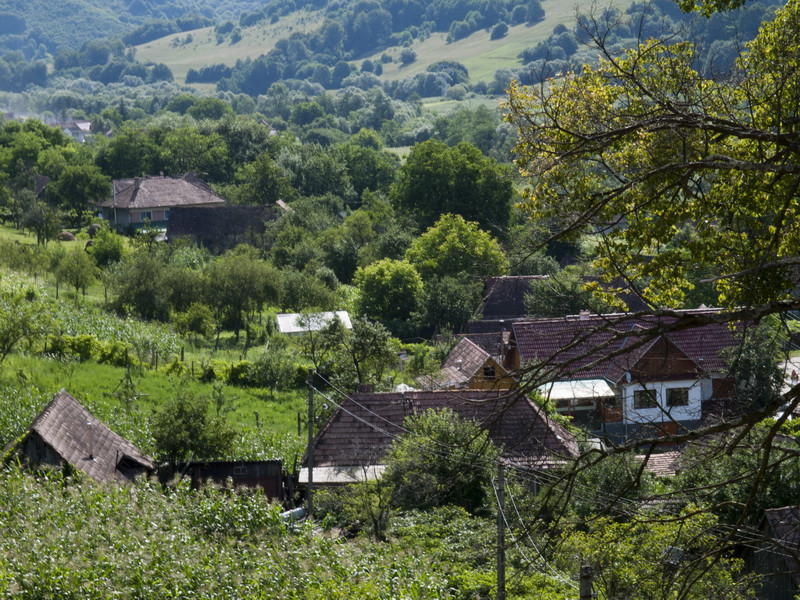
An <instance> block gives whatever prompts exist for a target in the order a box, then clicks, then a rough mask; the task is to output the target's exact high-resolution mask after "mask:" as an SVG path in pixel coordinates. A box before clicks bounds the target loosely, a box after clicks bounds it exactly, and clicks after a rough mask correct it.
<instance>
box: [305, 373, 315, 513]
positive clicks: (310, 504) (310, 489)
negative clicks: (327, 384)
mask: <svg viewBox="0 0 800 600" xmlns="http://www.w3.org/2000/svg"><path fill="white" fill-rule="evenodd" d="M306 385H308V451H307V452H306V455H307V456H308V485H307V486H306V510H307V511H308V516H309V517H310V516H311V514H312V513H313V512H314V499H313V494H314V387H313V385H314V370H313V369H309V370H308V380H307V381H306Z"/></svg>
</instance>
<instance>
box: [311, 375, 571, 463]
mask: <svg viewBox="0 0 800 600" xmlns="http://www.w3.org/2000/svg"><path fill="white" fill-rule="evenodd" d="M442 408H449V409H451V410H453V411H454V412H456V413H457V414H459V415H461V416H462V417H465V418H470V419H474V420H475V421H476V422H478V423H479V424H480V425H481V427H483V428H484V429H486V430H487V431H488V432H489V435H490V437H491V439H492V441H493V442H494V443H495V444H497V445H498V446H500V447H502V448H503V456H504V457H505V458H507V459H508V460H511V461H514V462H517V463H520V464H524V465H529V466H537V465H538V466H549V465H552V464H554V463H558V462H562V461H564V460H566V459H569V458H572V457H574V456H576V454H577V444H576V442H575V438H574V436H573V435H572V434H571V433H569V432H568V431H567V430H566V429H564V428H563V427H562V426H561V425H559V424H558V423H556V422H554V421H552V420H551V419H550V418H548V417H547V416H546V415H545V414H544V412H543V411H542V410H541V409H540V408H539V407H538V406H537V405H536V404H534V403H532V402H531V401H530V400H528V399H527V398H526V397H525V396H522V395H520V394H518V393H516V392H508V391H505V392H504V391H497V390H492V391H482V390H459V391H433V392H416V391H415V392H406V393H395V392H390V393H373V394H353V395H351V396H349V397H348V398H346V399H345V400H344V401H343V402H342V403H341V405H340V407H339V408H338V409H337V410H336V411H335V412H334V414H333V415H332V416H331V418H330V419H329V420H328V423H327V424H326V425H325V427H324V428H323V429H322V431H321V432H320V433H319V435H318V436H317V439H316V442H315V444H314V464H315V466H320V467H324V466H353V465H369V464H381V461H382V460H383V457H384V456H385V454H386V453H387V451H388V450H389V447H390V445H391V443H392V441H393V440H394V439H395V438H397V437H399V436H401V435H402V434H403V433H404V426H405V419H406V417H409V416H413V415H418V414H420V413H422V412H424V411H426V410H428V409H442Z"/></svg>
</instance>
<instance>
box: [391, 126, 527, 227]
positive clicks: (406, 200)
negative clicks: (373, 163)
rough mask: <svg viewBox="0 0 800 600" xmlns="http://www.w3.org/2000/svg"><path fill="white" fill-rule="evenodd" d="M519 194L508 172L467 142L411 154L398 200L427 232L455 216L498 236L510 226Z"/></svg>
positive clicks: (436, 144)
mask: <svg viewBox="0 0 800 600" xmlns="http://www.w3.org/2000/svg"><path fill="white" fill-rule="evenodd" d="M513 193H514V189H513V186H512V184H511V179H510V177H509V174H508V173H507V172H506V171H505V169H504V168H503V167H502V166H500V165H499V164H498V163H497V161H495V160H494V159H491V158H486V157H485V156H483V155H482V154H481V152H480V150H478V149H477V148H476V147H475V146H473V145H471V144H468V143H464V142H462V143H460V144H458V145H456V146H455V147H453V148H450V147H449V146H447V145H446V144H445V143H443V142H440V141H438V140H429V141H427V142H423V143H421V144H417V145H416V146H414V147H413V148H412V149H411V153H410V154H409V155H408V158H407V159H406V162H405V164H404V165H403V166H402V167H401V168H400V171H399V173H398V176H397V181H396V183H395V186H394V189H393V191H392V200H393V202H394V203H395V205H396V206H397V207H398V208H399V209H400V210H402V211H405V212H408V213H410V214H412V215H413V216H414V217H415V218H416V219H417V220H418V222H419V224H420V225H421V226H423V227H428V226H430V225H433V223H434V222H436V221H437V220H438V219H439V218H440V217H441V216H442V215H443V214H445V213H452V214H457V215H461V216H463V217H464V218H465V219H467V220H469V221H477V222H478V223H479V224H480V226H481V227H482V228H483V229H486V230H488V231H492V232H494V233H495V234H498V233H501V232H503V231H504V230H505V229H506V227H507V226H508V222H509V218H510V215H511V198H512V196H513Z"/></svg>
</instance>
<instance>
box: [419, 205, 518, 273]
mask: <svg viewBox="0 0 800 600" xmlns="http://www.w3.org/2000/svg"><path fill="white" fill-rule="evenodd" d="M406 260H408V262H410V263H411V264H412V265H414V267H416V269H417V271H418V272H419V274H420V275H421V276H422V278H423V280H429V279H431V278H433V277H440V278H441V277H447V276H459V275H467V276H479V277H487V276H491V275H501V274H503V273H504V272H505V271H506V269H507V268H508V263H507V262H506V257H505V255H504V254H503V250H502V248H501V247H500V244H498V243H497V241H496V240H495V239H494V238H493V237H492V236H491V235H489V234H488V233H486V232H485V231H482V230H481V229H479V228H478V224H477V223H472V222H468V221H465V220H464V219H463V217H461V216H460V215H450V214H447V215H443V216H442V217H441V218H440V219H439V220H438V221H437V222H436V224H435V225H434V226H433V227H430V228H429V229H428V230H427V231H426V232H425V233H423V234H422V235H421V236H419V237H418V238H417V239H416V240H414V242H413V243H412V244H411V247H410V248H409V249H408V251H407V252H406Z"/></svg>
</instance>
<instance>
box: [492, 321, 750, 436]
mask: <svg viewBox="0 0 800 600" xmlns="http://www.w3.org/2000/svg"><path fill="white" fill-rule="evenodd" d="M684 312H685V313H686V314H690V313H694V314H696V315H701V314H703V313H704V311H684ZM711 312H713V311H705V314H711ZM674 322H675V319H674V318H657V317H654V316H648V315H644V316H642V315H637V316H631V315H627V314H607V315H589V314H583V315H574V316H569V317H563V318H560V319H533V320H529V321H520V322H516V323H514V324H513V325H512V328H511V333H510V335H509V342H508V350H507V352H506V357H505V367H506V369H507V370H508V371H509V372H512V373H519V374H522V373H523V372H524V373H526V375H525V377H526V381H532V382H534V383H537V382H540V386H539V391H540V393H541V394H542V395H543V396H544V397H545V398H546V399H549V400H551V401H552V402H553V404H555V406H556V409H557V410H558V411H559V412H561V413H564V414H568V415H571V416H573V418H575V420H576V421H577V422H579V423H581V424H583V425H584V426H586V427H588V428H589V429H592V430H595V431H601V432H603V433H605V434H607V435H608V436H609V437H610V438H615V439H620V438H622V439H624V438H628V437H630V436H634V435H645V436H648V437H649V436H650V435H652V434H653V433H654V432H663V433H676V432H677V431H678V430H679V429H682V428H687V429H691V428H695V427H697V426H698V425H699V424H700V423H701V421H703V420H704V419H706V418H708V417H710V416H712V415H713V414H714V413H715V412H717V411H720V410H724V409H726V408H727V407H728V406H727V404H726V403H727V402H728V400H729V398H730V396H731V395H732V392H733V386H732V381H731V379H730V377H729V375H728V373H727V368H726V367H727V366H726V362H725V359H724V357H723V354H722V352H723V350H724V349H725V348H730V347H733V346H735V344H736V339H735V337H734V333H733V331H732V330H731V329H730V328H729V327H728V325H727V324H724V323H713V322H711V323H707V324H702V325H699V326H697V327H692V328H687V329H671V328H670V325H671V324H672V323H674Z"/></svg>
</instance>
